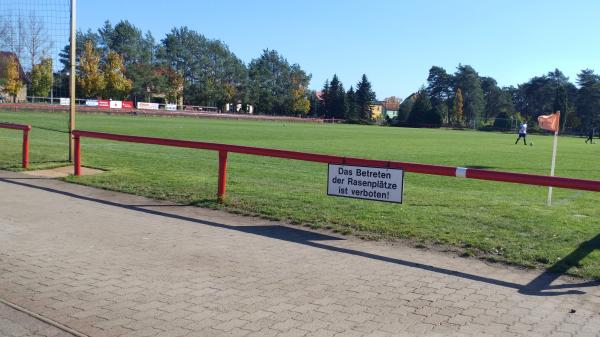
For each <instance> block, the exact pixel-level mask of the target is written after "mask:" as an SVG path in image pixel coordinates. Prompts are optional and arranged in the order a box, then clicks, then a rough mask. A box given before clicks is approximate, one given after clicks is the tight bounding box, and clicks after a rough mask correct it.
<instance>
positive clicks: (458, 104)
mask: <svg viewBox="0 0 600 337" xmlns="http://www.w3.org/2000/svg"><path fill="white" fill-rule="evenodd" d="M463 121H464V113H463V96H462V90H460V88H458V89H456V94H455V95H454V105H453V107H452V122H453V123H456V124H460V125H462V123H463Z"/></svg>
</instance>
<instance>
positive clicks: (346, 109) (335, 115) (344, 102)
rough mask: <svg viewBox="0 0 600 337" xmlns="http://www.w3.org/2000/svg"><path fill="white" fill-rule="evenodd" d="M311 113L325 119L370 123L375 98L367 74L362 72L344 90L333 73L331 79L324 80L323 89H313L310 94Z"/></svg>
mask: <svg viewBox="0 0 600 337" xmlns="http://www.w3.org/2000/svg"><path fill="white" fill-rule="evenodd" d="M310 100H311V107H312V110H311V115H312V116H314V117H321V118H326V119H340V120H342V119H343V120H346V121H348V122H350V123H371V122H372V116H371V115H372V113H371V105H372V104H373V102H374V101H375V100H376V97H375V92H374V91H373V90H372V88H371V82H369V80H368V78H367V75H365V74H363V75H362V78H361V79H360V81H359V82H358V83H357V84H356V90H354V86H350V88H349V89H348V91H345V89H344V84H343V83H342V81H340V79H339V78H338V76H337V74H334V75H333V78H332V79H331V81H329V79H327V80H325V84H324V85H323V89H321V91H319V92H316V91H313V92H312V93H311V96H310Z"/></svg>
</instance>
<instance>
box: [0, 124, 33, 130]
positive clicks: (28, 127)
mask: <svg viewBox="0 0 600 337" xmlns="http://www.w3.org/2000/svg"><path fill="white" fill-rule="evenodd" d="M0 129H13V130H23V131H31V125H25V124H10V123H0Z"/></svg>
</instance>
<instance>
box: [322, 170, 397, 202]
mask: <svg viewBox="0 0 600 337" xmlns="http://www.w3.org/2000/svg"><path fill="white" fill-rule="evenodd" d="M403 187H404V171H403V170H400V169H387V168H380V167H364V166H349V165H332V164H330V165H329V172H328V175H327V195H332V196H338V197H347V198H355V199H368V200H377V201H386V202H394V203H400V204H401V203H402V190H403Z"/></svg>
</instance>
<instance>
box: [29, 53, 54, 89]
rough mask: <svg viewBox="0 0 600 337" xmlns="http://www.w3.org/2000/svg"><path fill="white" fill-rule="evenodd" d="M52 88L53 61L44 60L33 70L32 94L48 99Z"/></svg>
mask: <svg viewBox="0 0 600 337" xmlns="http://www.w3.org/2000/svg"><path fill="white" fill-rule="evenodd" d="M51 88H52V59H49V58H47V59H43V60H42V62H40V64H36V65H34V66H33V69H32V70H31V94H32V95H33V96H41V97H46V96H47V95H48V93H49V92H50V89H51Z"/></svg>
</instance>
